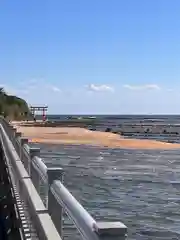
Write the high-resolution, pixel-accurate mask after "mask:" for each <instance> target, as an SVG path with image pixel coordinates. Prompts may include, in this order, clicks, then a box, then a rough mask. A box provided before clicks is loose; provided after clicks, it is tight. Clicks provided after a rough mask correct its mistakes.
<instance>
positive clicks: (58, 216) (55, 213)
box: [47, 167, 64, 236]
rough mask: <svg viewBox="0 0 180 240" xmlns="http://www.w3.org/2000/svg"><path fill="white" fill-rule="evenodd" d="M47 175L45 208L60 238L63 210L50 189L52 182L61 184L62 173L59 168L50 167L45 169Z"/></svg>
mask: <svg viewBox="0 0 180 240" xmlns="http://www.w3.org/2000/svg"><path fill="white" fill-rule="evenodd" d="M47 175H48V202H47V208H48V212H49V215H50V216H51V218H52V220H53V223H54V225H55V227H56V229H57V231H58V232H59V234H60V236H62V223H63V220H62V217H63V208H62V207H61V205H60V204H59V203H58V202H57V200H56V198H55V196H54V195H53V193H52V192H51V189H50V187H51V184H52V183H53V181H54V180H60V181H61V182H63V175H64V171H63V169H62V168H60V167H52V168H48V169H47Z"/></svg>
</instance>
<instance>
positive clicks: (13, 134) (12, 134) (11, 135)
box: [9, 127, 17, 142]
mask: <svg viewBox="0 0 180 240" xmlns="http://www.w3.org/2000/svg"><path fill="white" fill-rule="evenodd" d="M16 131H17V129H16V128H14V127H12V128H11V134H10V136H9V137H10V138H11V139H10V140H11V141H13V140H14V137H15V134H16ZM13 142H14V141H13Z"/></svg>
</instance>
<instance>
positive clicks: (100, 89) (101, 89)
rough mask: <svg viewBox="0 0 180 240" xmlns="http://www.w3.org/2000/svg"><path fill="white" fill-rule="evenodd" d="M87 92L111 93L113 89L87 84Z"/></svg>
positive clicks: (106, 86) (107, 86) (103, 85)
mask: <svg viewBox="0 0 180 240" xmlns="http://www.w3.org/2000/svg"><path fill="white" fill-rule="evenodd" d="M86 87H87V89H88V90H89V91H93V92H113V91H114V88H113V87H111V86H109V85H105V84H102V85H95V84H89V85H88V86H86Z"/></svg>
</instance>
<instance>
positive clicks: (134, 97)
mask: <svg viewBox="0 0 180 240" xmlns="http://www.w3.org/2000/svg"><path fill="white" fill-rule="evenodd" d="M179 11H180V1H179V0H173V1H172V0H146V1H145V0H136V1H134V0H112V1H109V0H86V1H84V0H76V1H74V0H66V1H63V0H51V1H50V0H38V1H37V0H31V1H23V0H16V1H1V2H0V31H1V34H0V56H1V57H0V85H2V86H4V87H5V89H6V90H7V92H9V93H12V94H18V95H19V96H21V97H23V98H25V99H26V100H27V101H28V103H29V104H32V105H36V104H43V105H44V104H48V106H49V113H73V114H76V113H82V114H83V113H91V114H92V113H95V114H97V113H99V114H103V113H104V114H106V113H110V114H127V113H133V114H136V113H139V114H141V113H142V114H144V113H147V114H150V113H160V114H163V113H180V82H179V79H180V27H179V26H180V16H179Z"/></svg>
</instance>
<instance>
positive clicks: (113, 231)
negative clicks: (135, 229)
mask: <svg viewBox="0 0 180 240" xmlns="http://www.w3.org/2000/svg"><path fill="white" fill-rule="evenodd" d="M93 228H94V231H95V232H96V234H97V235H98V238H99V240H125V239H126V238H127V227H126V226H125V225H124V224H123V223H121V222H96V223H95V224H94V226H93Z"/></svg>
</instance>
